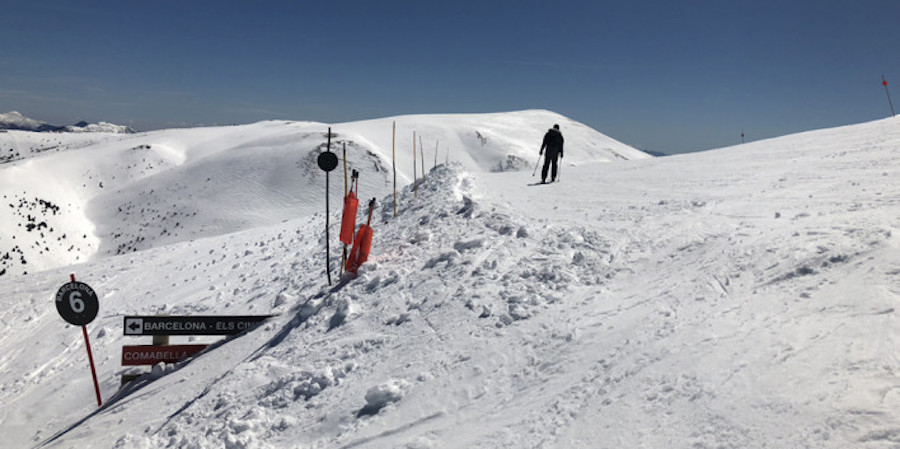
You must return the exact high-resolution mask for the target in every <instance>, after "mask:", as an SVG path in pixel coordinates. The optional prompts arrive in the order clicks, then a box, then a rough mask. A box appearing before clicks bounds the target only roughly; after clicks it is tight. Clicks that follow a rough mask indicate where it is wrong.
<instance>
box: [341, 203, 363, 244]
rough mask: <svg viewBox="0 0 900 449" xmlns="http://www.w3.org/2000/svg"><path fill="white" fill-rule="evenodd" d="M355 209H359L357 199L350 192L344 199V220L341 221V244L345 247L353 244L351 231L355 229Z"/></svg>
mask: <svg viewBox="0 0 900 449" xmlns="http://www.w3.org/2000/svg"><path fill="white" fill-rule="evenodd" d="M357 209H359V199H358V198H356V194H354V193H353V192H352V191H351V192H350V193H349V194H347V196H345V197H344V218H343V219H342V220H341V242H343V244H345V245H351V244H353V230H354V229H356V211H357Z"/></svg>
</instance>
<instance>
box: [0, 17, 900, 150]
mask: <svg viewBox="0 0 900 449" xmlns="http://www.w3.org/2000/svg"><path fill="white" fill-rule="evenodd" d="M0 10H2V14H0V42H2V43H3V45H2V50H0V112H6V111H10V110H18V111H20V112H22V113H23V114H25V115H28V116H30V117H33V118H37V119H41V120H44V121H47V122H51V123H54V124H70V123H74V122H76V121H79V120H88V121H101V120H102V121H111V122H115V123H119V124H128V125H131V126H134V127H136V128H138V129H140V130H150V129H157V128H169V127H179V126H195V125H213V124H229V123H250V122H254V121H258V120H264V119H289V120H314V121H323V122H329V123H338V122H344V121H352V120H360V119H367V118H379V117H386V116H392V115H401V114H413V113H416V114H417V113H455V112H460V113H472V112H500V111H510V110H519V109H532V108H540V109H550V110H553V111H556V112H559V113H561V114H563V115H566V116H568V117H570V118H572V119H574V120H578V121H580V122H583V123H585V124H587V125H589V126H591V127H593V128H595V129H597V130H598V131H601V132H603V133H605V134H608V135H610V136H612V137H614V138H616V139H618V140H621V141H623V142H625V143H628V144H631V145H634V146H636V147H638V148H641V149H646V150H653V151H664V152H671V153H678V152H687V151H696V150H705V149H710V148H717V147H722V146H727V145H732V144H736V143H740V140H741V132H742V131H743V132H744V133H746V135H747V140H756V139H761V138H766V137H774V136H779V135H784V134H788V133H792V132H798V131H806V130H810V129H817V128H823V127H831V126H838V125H846V124H852V123H859V122H864V121H869V120H873V119H877V118H882V117H885V116H888V115H889V114H890V108H889V106H888V103H887V99H886V97H885V93H884V89H883V87H882V86H881V76H882V74H883V75H885V76H886V77H887V79H888V81H889V82H891V83H892V84H890V85H889V86H888V87H889V88H891V89H892V91H893V90H894V89H896V91H897V93H896V94H895V96H896V97H897V101H898V102H900V1H896V0H857V1H844V0H841V1H834V0H804V1H790V0H781V1H769V0H748V1H743V0H733V1H732V0H718V1H702V0H701V1H675V0H653V1H649V0H648V1H628V0H623V1H599V0H598V1H567V0H557V1H552V2H551V1H530V0H522V1H503V0H481V1H469V0H454V1H431V0H418V1H394V0H380V1H370V0H348V1H342V0H333V1H328V2H326V1H318V2H307V1H227V0H224V1H184V0H179V1H169V0H155V1H152V2H131V1H121V0H117V1H90V0H84V1H76V2H73V1H58V0H51V1H34V0H6V1H4V4H3V6H2V7H0ZM898 106H900V104H898ZM549 125H551V124H548V126H549Z"/></svg>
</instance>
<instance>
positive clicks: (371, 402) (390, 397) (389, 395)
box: [357, 379, 409, 416]
mask: <svg viewBox="0 0 900 449" xmlns="http://www.w3.org/2000/svg"><path fill="white" fill-rule="evenodd" d="M408 386H409V384H408V383H407V382H406V381H404V380H401V379H392V380H389V381H387V382H385V383H383V384H381V385H378V386H375V387H372V388H370V389H369V391H368V392H366V406H365V407H363V408H362V410H360V411H359V413H358V414H357V416H365V415H374V414H376V413H378V411H379V410H381V409H383V408H384V407H387V406H388V405H390V404H393V403H395V402H399V401H400V400H401V399H403V396H404V395H405V393H404V390H406V388H407V387H408Z"/></svg>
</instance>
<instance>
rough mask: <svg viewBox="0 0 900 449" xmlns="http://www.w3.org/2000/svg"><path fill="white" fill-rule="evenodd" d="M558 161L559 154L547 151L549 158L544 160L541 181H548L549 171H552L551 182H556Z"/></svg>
mask: <svg viewBox="0 0 900 449" xmlns="http://www.w3.org/2000/svg"><path fill="white" fill-rule="evenodd" d="M557 160H559V152H555V151H554V152H551V151H550V150H547V157H546V158H544V168H543V169H541V181H546V180H547V171H550V181H556V164H557ZM551 166H552V168H551Z"/></svg>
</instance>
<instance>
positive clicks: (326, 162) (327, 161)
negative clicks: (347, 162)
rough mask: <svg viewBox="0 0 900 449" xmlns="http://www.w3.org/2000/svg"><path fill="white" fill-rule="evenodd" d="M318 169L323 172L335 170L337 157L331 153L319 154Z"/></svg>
mask: <svg viewBox="0 0 900 449" xmlns="http://www.w3.org/2000/svg"><path fill="white" fill-rule="evenodd" d="M318 163H319V168H321V169H322V170H325V171H331V170H334V169H335V168H337V166H338V157H337V155H336V154H334V153H332V152H331V151H325V152H324V153H321V154H319V159H318Z"/></svg>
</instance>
